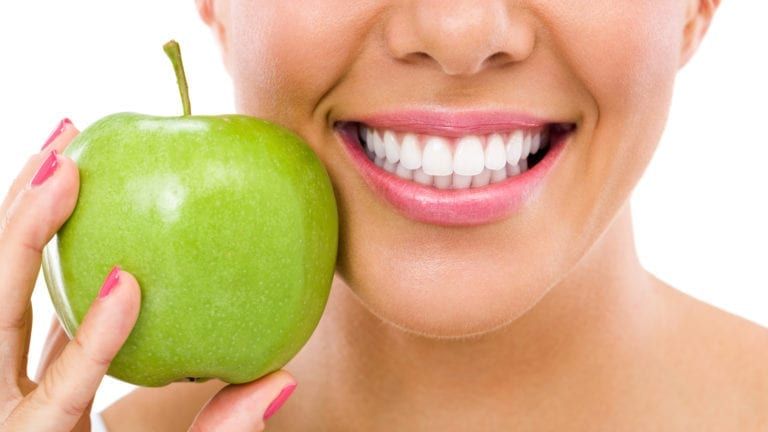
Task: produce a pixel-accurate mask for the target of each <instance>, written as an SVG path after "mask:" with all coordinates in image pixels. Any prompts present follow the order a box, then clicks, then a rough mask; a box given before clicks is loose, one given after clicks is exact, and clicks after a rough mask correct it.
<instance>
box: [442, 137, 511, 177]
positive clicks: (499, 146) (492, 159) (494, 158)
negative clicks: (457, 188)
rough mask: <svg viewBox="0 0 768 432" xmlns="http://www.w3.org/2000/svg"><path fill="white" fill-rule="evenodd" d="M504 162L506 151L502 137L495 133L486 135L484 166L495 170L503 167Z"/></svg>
mask: <svg viewBox="0 0 768 432" xmlns="http://www.w3.org/2000/svg"><path fill="white" fill-rule="evenodd" d="M455 163H456V162H455V161H454V164H455ZM506 164H507V151H506V149H505V148H504V137H503V136H501V134H497V133H495V134H493V135H491V136H490V137H488V145H487V146H486V147H485V167H486V168H488V169H489V170H496V169H500V168H504V165H506Z"/></svg>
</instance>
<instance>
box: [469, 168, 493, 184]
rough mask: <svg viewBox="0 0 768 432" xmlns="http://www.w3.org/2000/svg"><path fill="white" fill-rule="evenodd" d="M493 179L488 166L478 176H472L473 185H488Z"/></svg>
mask: <svg viewBox="0 0 768 432" xmlns="http://www.w3.org/2000/svg"><path fill="white" fill-rule="evenodd" d="M490 181H491V170H489V169H488V168H485V169H483V172H481V173H480V174H478V175H476V176H472V187H483V186H487V185H488V183H490Z"/></svg>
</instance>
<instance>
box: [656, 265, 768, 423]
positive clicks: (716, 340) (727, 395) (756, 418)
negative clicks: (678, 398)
mask: <svg viewBox="0 0 768 432" xmlns="http://www.w3.org/2000/svg"><path fill="white" fill-rule="evenodd" d="M657 281H658V284H659V285H658V288H659V292H660V293H661V295H662V296H663V297H664V299H665V301H664V302H663V304H665V305H666V306H665V308H666V309H667V310H666V313H665V314H664V315H663V316H665V319H664V320H663V325H664V326H665V327H667V328H666V334H667V335H669V336H668V338H667V339H666V341H665V344H666V345H667V348H668V349H667V350H666V352H667V353H668V355H669V357H670V358H671V359H672V362H671V364H672V367H674V368H675V369H676V370H675V373H679V374H680V375H679V376H681V377H683V379H684V380H685V381H684V384H685V386H686V388H687V390H689V391H686V392H684V394H687V397H688V398H690V401H691V402H692V403H694V404H695V405H696V406H698V407H701V408H704V409H705V410H707V411H709V410H712V411H710V412H711V413H712V414H713V415H717V416H722V417H723V418H722V419H715V420H716V421H718V420H723V421H729V419H730V421H736V422H738V425H730V426H734V427H738V430H745V431H750V430H768V329H766V328H765V327H762V326H760V325H758V324H756V323H754V322H751V321H749V320H747V319H744V318H741V317H739V316H736V315H733V314H731V313H729V312H726V311H724V310H722V309H719V308H717V307H715V306H712V305H709V304H707V303H704V302H702V301H700V300H698V299H695V298H693V297H691V296H689V295H687V294H684V293H682V292H681V291H679V290H677V289H674V288H672V287H671V286H669V285H667V284H666V283H664V282H662V281H660V280H658V279H657ZM734 430H736V429H734Z"/></svg>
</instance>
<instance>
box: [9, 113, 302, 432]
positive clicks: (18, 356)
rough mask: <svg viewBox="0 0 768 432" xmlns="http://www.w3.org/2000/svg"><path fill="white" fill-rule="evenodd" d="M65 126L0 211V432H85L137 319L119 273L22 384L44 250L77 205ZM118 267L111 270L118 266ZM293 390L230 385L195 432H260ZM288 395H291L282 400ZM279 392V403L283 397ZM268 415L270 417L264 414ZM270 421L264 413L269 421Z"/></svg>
mask: <svg viewBox="0 0 768 432" xmlns="http://www.w3.org/2000/svg"><path fill="white" fill-rule="evenodd" d="M77 133H78V132H77V129H76V128H75V127H74V126H73V125H72V124H71V123H69V122H68V121H62V123H61V124H60V125H59V127H58V128H57V130H56V131H55V132H54V134H53V135H52V136H51V138H49V140H48V143H47V145H46V146H45V148H44V149H42V150H41V151H40V152H39V153H37V154H35V155H33V156H32V157H30V159H29V161H28V162H27V164H26V165H25V167H24V168H23V169H22V171H21V173H20V174H19V176H18V177H17V178H16V180H15V181H14V182H13V184H12V185H11V188H10V190H9V192H8V195H7V196H6V197H5V199H4V201H3V203H2V206H0V298H2V302H0V431H3V432H5V431H13V432H16V431H40V432H47V431H69V430H77V431H87V430H90V423H89V413H90V408H91V405H92V403H93V397H94V395H95V393H96V390H97V388H98V386H99V384H100V383H101V380H102V378H103V377H104V374H105V373H106V371H107V369H108V368H109V364H110V362H111V361H112V359H113V358H114V356H115V355H116V354H117V352H118V351H119V350H120V347H121V346H122V344H123V343H124V342H125V340H126V339H127V338H128V335H129V334H130V332H131V329H132V328H133V326H134V324H135V323H136V319H137V317H138V314H139V306H140V297H141V291H140V289H139V285H138V283H137V282H136V279H134V278H133V276H132V275H131V274H130V273H127V272H125V271H115V272H114V273H111V274H110V277H107V278H106V280H105V284H104V286H103V287H102V289H101V290H100V292H99V295H98V297H97V298H96V299H95V300H94V302H93V304H92V305H91V308H90V309H89V311H88V313H87V314H86V316H85V318H84V319H83V322H82V323H81V325H80V327H79V329H78V331H77V334H76V335H75V337H74V339H73V340H72V341H69V340H68V339H67V338H66V335H65V334H64V332H63V330H61V327H60V326H58V324H57V323H55V324H54V326H53V327H52V329H51V333H50V335H49V340H48V342H47V344H46V349H45V350H44V356H43V358H44V359H43V362H42V364H41V368H40V372H39V373H38V377H39V378H38V379H37V381H36V382H35V381H32V380H31V379H30V378H29V377H28V376H27V355H28V350H29V339H30V335H31V329H32V307H31V302H30V298H31V295H32V289H33V288H34V285H35V280H36V278H37V274H38V272H39V268H40V262H41V259H42V249H43V247H44V246H45V244H46V243H48V241H49V240H50V239H51V238H52V237H53V235H54V234H55V233H56V232H57V231H58V230H59V228H60V227H61V226H62V225H63V224H64V222H65V221H66V219H67V218H68V217H69V216H70V214H71V213H72V211H73V210H74V207H75V204H76V202H77V193H78V188H79V177H78V170H77V166H76V165H75V163H74V161H72V160H71V159H69V158H67V157H65V156H63V155H61V154H60V152H61V151H63V150H64V148H65V147H66V146H67V145H68V144H69V142H70V141H71V140H72V138H74V137H75V136H76V135H77ZM116 264H117V263H116ZM292 385H294V386H295V380H294V379H293V378H292V377H291V376H290V375H289V374H288V373H287V372H285V371H278V372H274V373H272V374H270V375H267V376H265V377H263V378H261V379H259V380H258V381H254V382H251V383H247V384H240V385H229V386H227V387H225V388H224V389H223V390H221V391H220V392H219V393H218V394H217V395H216V396H214V397H213V398H212V399H211V400H210V401H209V402H208V404H207V405H206V406H205V408H204V409H203V410H202V411H201V412H200V414H199V415H198V417H197V418H196V420H195V423H194V424H193V426H192V430H195V431H217V430H221V431H224V430H254V429H255V430H263V428H264V422H263V420H264V419H263V417H265V414H267V417H268V414H271V413H272V412H274V410H275V409H276V408H279V405H280V403H278V401H275V403H274V404H272V405H273V406H272V407H270V404H271V403H272V401H273V400H275V399H276V398H277V399H283V400H284V399H286V398H287V395H289V394H290V391H291V390H292V387H291V386H292ZM284 389H291V390H286V391H283V390H284ZM281 392H282V398H281V397H280V396H279V395H280V394H281ZM268 407H269V408H268ZM268 411H269V412H268Z"/></svg>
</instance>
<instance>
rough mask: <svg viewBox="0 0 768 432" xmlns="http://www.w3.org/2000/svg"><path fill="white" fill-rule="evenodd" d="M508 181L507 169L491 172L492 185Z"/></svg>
mask: <svg viewBox="0 0 768 432" xmlns="http://www.w3.org/2000/svg"><path fill="white" fill-rule="evenodd" d="M506 179H507V170H506V168H501V169H497V170H491V183H498V182H501V181H504V180H506Z"/></svg>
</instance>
